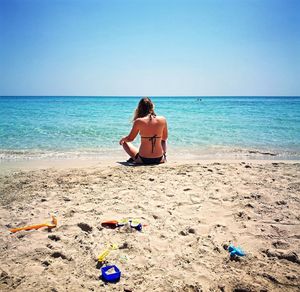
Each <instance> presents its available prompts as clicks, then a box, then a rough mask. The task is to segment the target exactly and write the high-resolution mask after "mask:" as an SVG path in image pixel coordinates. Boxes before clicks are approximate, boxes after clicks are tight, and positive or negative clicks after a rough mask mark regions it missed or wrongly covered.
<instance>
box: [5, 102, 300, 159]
mask: <svg viewBox="0 0 300 292" xmlns="http://www.w3.org/2000/svg"><path fill="white" fill-rule="evenodd" d="M152 100H153V101H154V103H155V106H156V112H157V114H158V115H164V116H165V117H166V118H167V120H168V125H169V147H170V148H171V149H172V148H173V149H185V150H187V151H189V150H192V151H199V152H201V151H204V152H205V151H211V152H213V151H220V150H221V149H222V151H224V149H226V151H227V150H228V151H229V150H230V151H236V152H239V151H248V150H250V151H259V152H271V153H277V154H280V155H283V156H287V157H288V156H290V157H293V158H295V157H298V156H299V153H300V97H153V98H152ZM138 101H139V97H55V96H54V97H42V96H41V97H40V96H36V97H0V155H1V158H2V159H6V158H11V157H14V158H17V157H18V155H22V157H24V155H30V154H32V153H44V154H45V153H46V154H48V155H51V153H56V155H62V154H63V153H94V154H97V153H100V152H101V151H111V152H112V153H113V152H114V151H118V150H119V149H120V147H119V145H118V141H119V139H120V137H121V136H124V135H126V134H127V133H128V132H129V130H130V126H131V123H130V119H131V118H132V113H133V110H134V109H135V107H136V105H137V103H138Z"/></svg>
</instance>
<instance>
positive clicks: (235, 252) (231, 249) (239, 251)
mask: <svg viewBox="0 0 300 292" xmlns="http://www.w3.org/2000/svg"><path fill="white" fill-rule="evenodd" d="M228 251H229V252H230V256H240V257H243V256H245V255H246V254H245V252H244V251H243V250H242V249H241V248H240V247H235V246H234V245H233V244H230V245H229V247H228Z"/></svg>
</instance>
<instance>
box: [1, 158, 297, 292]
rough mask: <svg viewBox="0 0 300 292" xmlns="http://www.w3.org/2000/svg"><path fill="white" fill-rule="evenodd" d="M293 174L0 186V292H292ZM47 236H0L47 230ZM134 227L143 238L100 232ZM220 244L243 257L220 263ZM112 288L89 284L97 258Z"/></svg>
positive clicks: (233, 166)
mask: <svg viewBox="0 0 300 292" xmlns="http://www.w3.org/2000/svg"><path fill="white" fill-rule="evenodd" d="M299 173H300V164H299V163H278V162H276V163H275V162H273V163H272V162H267V163H263V164H261V163H253V162H249V161H248V162H246V163H245V162H233V163H225V162H222V163H212V162H211V163H189V164H170V163H168V164H165V165H159V166H139V167H128V166H124V165H118V166H113V165H110V166H94V167H85V168H75V169H54V168H47V169H44V170H43V169H36V170H30V171H11V172H6V173H2V174H1V176H0V192H1V194H0V200H1V207H0V222H1V224H0V225H1V230H0V231H1V233H0V249H1V270H0V273H1V275H0V290H1V291H11V290H16V291H53V292H54V291H127V292H129V291H236V292H238V291H299V286H300V261H299V253H300V244H299V242H300V196H299V194H300V175H299ZM54 211H57V212H58V222H59V226H58V227H57V228H55V229H53V230H52V231H51V232H49V231H47V230H46V229H40V230H33V231H21V232H18V233H14V234H12V233H10V232H9V231H8V230H9V228H11V227H19V226H24V225H29V224H35V223H40V222H43V221H47V220H48V218H49V215H48V213H49V212H54ZM122 218H139V219H141V221H142V223H143V224H146V225H147V226H145V227H144V228H143V232H138V231H136V230H134V229H130V230H128V228H125V227H124V228H119V229H117V230H111V229H105V228H103V227H102V226H101V222H102V221H104V220H109V219H122ZM230 242H233V243H234V244H236V245H239V246H241V247H242V248H243V249H244V250H245V251H246V253H247V255H246V256H245V257H243V258H236V259H230V257H229V253H228V251H227V250H225V248H224V247H226V245H228V244H229V243H230ZM109 243H115V244H118V245H119V246H120V249H118V250H115V251H113V252H111V254H110V255H109V256H108V258H107V259H108V262H110V263H114V264H116V265H117V266H118V267H119V268H120V270H121V272H122V277H121V280H120V282H118V283H116V284H105V283H104V282H103V281H102V280H101V279H99V275H100V270H99V267H98V266H97V255H99V254H100V252H101V251H102V250H103V249H104V247H105V245H106V244H109Z"/></svg>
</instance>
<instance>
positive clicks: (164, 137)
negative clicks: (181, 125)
mask: <svg viewBox="0 0 300 292" xmlns="http://www.w3.org/2000/svg"><path fill="white" fill-rule="evenodd" d="M161 138H162V139H161V147H162V149H163V151H164V155H165V156H166V153H167V139H168V125H167V121H165V127H164V130H163V134H162V137H161Z"/></svg>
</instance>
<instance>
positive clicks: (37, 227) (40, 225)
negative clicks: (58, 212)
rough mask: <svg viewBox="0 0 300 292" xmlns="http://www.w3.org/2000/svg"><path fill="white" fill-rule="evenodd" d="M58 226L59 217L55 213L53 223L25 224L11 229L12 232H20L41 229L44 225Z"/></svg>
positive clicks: (52, 217) (52, 216)
mask: <svg viewBox="0 0 300 292" xmlns="http://www.w3.org/2000/svg"><path fill="white" fill-rule="evenodd" d="M56 226H57V218H56V216H55V215H51V223H42V224H36V225H30V226H24V227H19V228H13V229H10V230H9V231H10V232H13V233H15V232H18V231H22V230H32V229H36V230H37V229H40V228H42V227H48V228H49V229H52V228H55V227H56Z"/></svg>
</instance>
